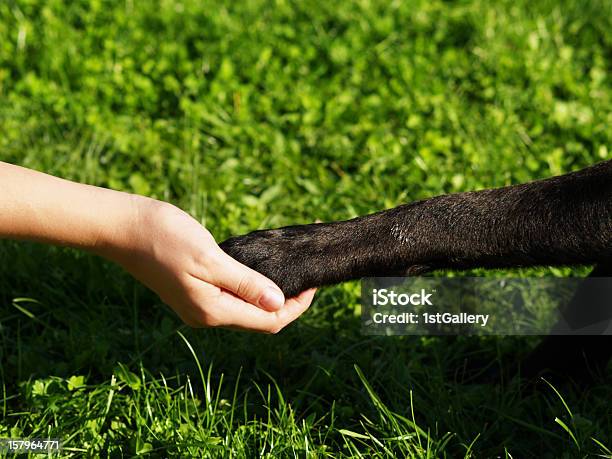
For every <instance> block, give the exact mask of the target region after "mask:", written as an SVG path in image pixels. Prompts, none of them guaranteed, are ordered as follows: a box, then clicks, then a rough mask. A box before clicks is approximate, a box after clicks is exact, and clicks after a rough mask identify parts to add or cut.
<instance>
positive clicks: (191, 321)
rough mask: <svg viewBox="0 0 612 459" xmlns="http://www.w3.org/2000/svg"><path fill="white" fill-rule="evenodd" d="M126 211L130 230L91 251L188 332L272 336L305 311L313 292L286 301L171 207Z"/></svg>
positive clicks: (151, 203) (137, 203) (136, 201)
mask: <svg viewBox="0 0 612 459" xmlns="http://www.w3.org/2000/svg"><path fill="white" fill-rule="evenodd" d="M132 206H133V208H134V212H133V214H134V217H133V222H134V223H133V224H131V225H130V226H131V227H130V228H129V229H128V230H127V231H125V230H118V231H116V232H115V233H114V235H113V237H112V238H111V240H112V241H113V242H112V243H111V244H106V243H101V244H100V246H99V247H98V250H97V252H98V253H100V254H101V255H103V256H106V257H108V258H110V259H112V260H113V261H115V262H117V263H119V264H120V265H122V266H123V267H124V268H125V269H126V270H127V271H128V272H130V273H131V274H132V275H133V276H134V277H136V278H137V279H138V280H140V281H141V282H142V283H143V284H145V285H146V286H148V287H149V288H151V289H152V290H153V291H155V292H156V293H157V294H158V295H159V296H160V298H161V299H162V300H163V301H164V302H165V303H167V304H168V305H169V306H171V307H172V308H173V309H174V310H175V311H176V313H177V314H178V315H179V316H180V317H181V319H183V321H184V322H185V323H187V324H188V325H190V326H193V327H231V328H239V329H244V330H251V331H259V332H267V333H276V332H278V331H279V330H281V329H282V328H283V327H285V326H286V325H287V324H289V323H290V322H292V321H293V320H295V319H296V318H297V317H298V316H300V314H302V313H303V312H304V311H305V310H306V309H307V308H308V307H309V306H310V303H311V302H312V298H313V296H314V292H315V290H314V289H311V290H308V291H305V292H303V293H301V294H300V295H299V296H297V297H295V298H291V299H289V300H287V301H285V298H284V296H283V294H282V292H281V291H280V289H279V288H278V287H277V286H276V285H275V284H274V283H273V282H272V281H270V280H269V279H267V278H266V277H264V276H263V275H261V274H259V273H258V272H256V271H254V270H252V269H251V268H248V267H246V266H244V265H242V264H240V263H238V262H237V261H236V260H234V259H233V258H231V257H230V256H229V255H227V254H225V253H224V252H223V251H222V250H221V249H220V248H219V246H218V245H217V244H216V242H215V240H214V238H213V237H212V235H211V234H210V233H209V232H208V231H207V230H206V229H205V228H204V227H203V226H202V225H200V224H199V223H198V222H197V221H196V220H194V219H193V218H192V217H190V216H189V215H188V214H187V213H185V212H183V211H182V210H180V209H178V208H177V207H174V206H172V205H170V204H167V203H164V202H160V201H155V200H152V199H146V198H140V197H133V203H132Z"/></svg>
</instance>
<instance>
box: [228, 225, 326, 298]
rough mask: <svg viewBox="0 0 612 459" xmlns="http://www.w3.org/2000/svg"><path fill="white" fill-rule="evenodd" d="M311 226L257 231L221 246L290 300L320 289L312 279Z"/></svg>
mask: <svg viewBox="0 0 612 459" xmlns="http://www.w3.org/2000/svg"><path fill="white" fill-rule="evenodd" d="M309 226H313V225H304V226H296V227H287V228H280V229H273V230H263V231H254V232H252V233H249V234H245V235H243V236H237V237H232V238H229V239H227V240H226V241H224V242H222V243H221V244H220V247H221V248H222V249H223V250H224V251H225V252H226V253H227V254H228V255H230V256H231V257H232V258H234V259H236V260H237V261H239V262H240V263H242V264H244V265H247V266H249V267H250V268H252V269H254V270H255V271H258V272H259V273H261V274H263V275H264V276H266V277H267V278H269V279H271V280H272V281H274V282H275V283H276V285H278V286H279V287H280V289H281V290H282V291H283V293H284V294H285V296H286V297H287V298H291V297H293V296H296V295H297V294H299V293H300V292H303V291H304V290H307V289H308V288H311V287H315V286H317V281H316V279H314V278H313V274H314V272H313V269H312V260H313V257H312V254H311V251H312V247H313V246H312V244H309V234H310V231H309V229H308V227H309Z"/></svg>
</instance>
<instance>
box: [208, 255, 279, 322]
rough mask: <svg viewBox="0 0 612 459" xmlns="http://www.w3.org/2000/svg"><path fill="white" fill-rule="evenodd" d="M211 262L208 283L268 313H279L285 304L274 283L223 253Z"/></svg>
mask: <svg viewBox="0 0 612 459" xmlns="http://www.w3.org/2000/svg"><path fill="white" fill-rule="evenodd" d="M211 262H212V264H213V267H212V268H211V269H210V270H209V273H210V274H209V278H208V279H206V281H207V282H210V283H212V284H214V285H216V286H218V287H221V288H223V289H225V290H229V291H230V292H232V293H234V294H236V295H237V296H238V297H240V298H242V299H243V300H244V301H246V302H247V303H251V304H253V305H256V306H259V307H260V308H262V309H265V310H267V311H277V310H279V309H280V308H282V307H283V305H284V304H285V295H283V292H282V291H281V289H280V288H278V286H277V285H276V284H275V283H274V282H272V281H271V280H270V279H268V278H267V277H265V276H264V275H262V274H260V273H258V272H257V271H255V270H253V269H251V268H249V267H248V266H245V265H243V264H242V263H239V262H238V261H236V260H234V259H233V258H232V257H230V256H229V255H227V254H226V253H224V252H221V253H220V254H218V256H216V257H215V259H214V260H211Z"/></svg>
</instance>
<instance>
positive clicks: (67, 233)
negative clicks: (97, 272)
mask: <svg viewBox="0 0 612 459" xmlns="http://www.w3.org/2000/svg"><path fill="white" fill-rule="evenodd" d="M140 199H142V198H140V197H137V196H134V195H130V194H127V193H121V192H117V191H113V190H108V189H105V188H99V187H94V186H90V185H83V184H79V183H74V182H70V181H68V180H63V179H60V178H57V177H53V176H50V175H47V174H43V173H40V172H36V171H32V170H29V169H25V168H23V167H19V166H15V165H12V164H7V163H2V162H0V238H13V239H23V240H31V241H39V242H45V243H50V244H59V245H65V246H70V247H76V248H81V249H87V250H92V251H99V250H106V249H107V248H108V247H109V246H110V245H117V246H120V245H122V244H124V243H127V242H126V237H127V234H126V231H127V230H128V229H129V228H130V224H129V222H130V221H131V220H132V219H133V217H134V213H135V212H136V211H137V202H139V200H140Z"/></svg>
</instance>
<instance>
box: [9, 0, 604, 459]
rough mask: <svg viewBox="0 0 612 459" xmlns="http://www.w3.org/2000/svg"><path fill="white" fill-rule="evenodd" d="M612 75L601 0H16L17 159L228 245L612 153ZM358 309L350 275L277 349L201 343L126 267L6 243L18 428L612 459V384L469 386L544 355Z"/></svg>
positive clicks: (275, 451) (431, 454)
mask: <svg viewBox="0 0 612 459" xmlns="http://www.w3.org/2000/svg"><path fill="white" fill-rule="evenodd" d="M611 67H612V3H610V2H608V1H606V0H595V1H592V2H588V3H587V2H580V1H577V0H563V1H558V2H554V1H549V0H544V1H541V2H528V1H527V0H502V1H498V2H489V1H485V0H465V1H456V2H446V1H440V0H431V1H429V0H428V1H426V0H410V1H395V0H394V1H387V0H381V1H374V0H350V1H340V0H331V1H328V2H323V1H312V0H305V1H302V2H298V1H288V0H276V1H262V0H253V1H249V2H222V1H216V0H208V1H200V0H183V1H178V0H177V1H170V0H121V1H114V2H111V1H107V0H90V1H85V0H48V1H44V0H2V1H0V160H3V161H9V162H13V163H16V164H21V165H24V166H27V167H31V168H35V169H38V170H42V171H45V172H48V173H52V174H56V175H60V176H63V177H66V178H69V179H73V180H77V181H81V182H86V183H91V184H96V185H100V186H105V187H111V188H115V189H120V190H126V191H133V192H136V193H140V194H146V195H149V196H152V197H156V198H159V199H163V200H168V201H171V202H173V203H175V204H177V205H179V206H181V207H182V208H183V209H185V210H187V211H188V212H190V213H191V214H192V215H193V216H195V217H196V218H198V219H200V220H201V221H202V223H203V224H205V225H206V226H207V227H208V228H209V229H210V231H211V232H212V233H213V234H214V235H215V237H216V238H217V240H218V241H221V240H223V239H225V238H226V237H228V236H230V235H234V234H240V233H244V232H248V231H251V230H254V229H258V228H269V227H275V226H281V225H287V224H296V223H306V222H312V221H314V220H316V219H319V220H322V221H328V220H335V219H345V218H350V217H353V216H356V215H360V214H365V213H368V212H372V211H375V210H380V209H383V208H387V207H391V206H394V205H398V204H400V203H403V202H408V201H411V200H415V199H420V198H424V197H428V196H432V195H436V194H440V193H448V192H456V191H466V190H472V189H478V188H484V187H489V186H501V185H506V184H511V183H517V182H521V181H526V180H530V179H535V178H539V177H544V176H549V175H552V174H558V173H563V172H566V171H570V170H573V169H578V168H581V167H584V166H587V165H589V164H593V163H594V162H597V161H601V160H604V159H610V158H611V157H612V129H611V128H610V126H611V125H612V84H611V78H610V70H611ZM0 186H1V185H0ZM180 230H181V229H180V228H177V231H180ZM586 272H588V270H585V269H582V268H581V269H576V270H573V271H572V270H568V269H562V270H559V269H542V270H536V271H532V272H531V274H537V275H584V274H585V273H586ZM359 303H360V299H359V283H357V282H353V283H347V284H344V285H340V286H336V287H330V288H325V289H322V290H320V292H319V293H318V294H317V297H316V300H315V302H314V304H313V306H312V307H311V308H310V310H309V311H308V312H307V313H306V314H304V316H303V317H302V318H301V319H300V320H298V321H297V322H295V323H294V324H292V325H291V326H289V327H288V328H287V329H286V330H284V331H283V332H282V333H280V334H279V335H276V336H261V335H253V334H245V333H238V332H231V331H224V330H191V329H188V328H186V327H184V326H182V325H181V323H180V321H179V320H178V319H177V318H176V317H175V316H174V314H173V313H172V311H171V310H169V308H167V307H166V306H164V305H163V304H161V302H160V300H159V299H158V298H157V297H156V296H155V295H153V294H152V293H151V292H149V291H147V290H146V289H145V288H144V287H142V286H141V285H139V284H138V283H137V282H136V281H134V280H133V279H132V278H131V277H129V276H128V275H127V274H126V273H124V272H123V271H121V270H120V269H119V268H118V267H116V266H114V265H112V264H110V263H107V262H105V261H103V260H101V259H99V258H96V257H94V256H90V255H87V254H83V253H79V252H76V251H73V250H69V249H59V248H54V247H46V246H41V245H36V244H29V243H16V242H9V241H1V242H0V378H1V380H2V392H1V393H0V398H1V400H2V403H0V410H1V411H0V412H1V416H0V436H1V437H58V438H61V439H63V442H64V448H65V449H64V455H65V456H66V457H82V456H85V457H98V456H100V457H132V456H135V455H142V456H147V457H200V456H203V457H208V456H215V457H217V456H226V457H257V456H263V457H350V456H360V455H361V456H365V457H418V458H420V457H427V458H436V457H448V458H455V457H484V458H489V457H490V458H492V457H506V458H510V457H512V458H524V457H538V458H547V457H550V458H560V457H566V458H574V457H588V456H594V455H597V454H599V455H601V456H600V457H612V452H611V451H610V449H612V406H611V400H612V388H611V387H610V381H611V378H610V377H611V376H612V375H611V374H610V373H609V372H608V375H607V378H604V379H602V380H600V381H598V382H597V383H596V384H595V385H593V386H592V387H590V388H588V389H579V388H576V387H573V386H571V385H562V386H558V387H555V388H553V387H550V386H548V385H546V384H545V383H544V382H541V384H540V385H539V386H538V390H536V391H533V390H527V389H525V387H524V386H521V385H519V384H518V383H517V382H516V381H513V380H509V381H502V382H501V384H498V385H493V384H490V385H489V384H473V383H469V381H467V380H466V377H465V371H464V368H465V367H466V365H468V364H469V363H470V362H474V361H476V362H482V365H483V368H487V367H489V368H502V367H505V366H507V365H510V364H511V363H512V362H515V361H516V360H518V359H519V358H521V357H522V356H524V355H525V354H526V353H527V352H528V351H529V349H530V348H532V347H533V346H534V345H535V344H536V343H537V339H534V338H520V337H519V338H517V337H512V338H495V337H493V338H491V337H490V338H468V337H458V338H448V337H444V338H437V337H370V336H364V335H362V334H361V332H360V321H359V311H360V305H359Z"/></svg>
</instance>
